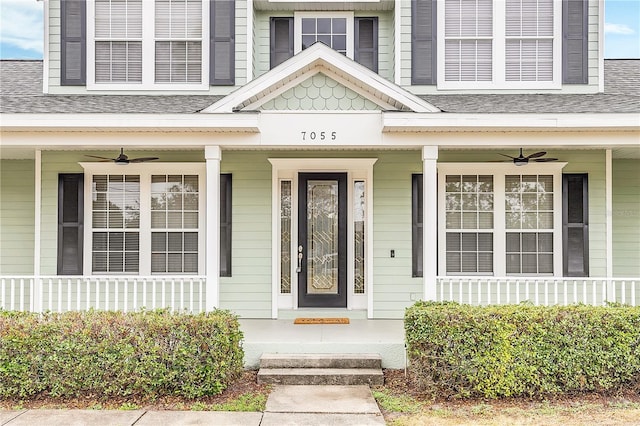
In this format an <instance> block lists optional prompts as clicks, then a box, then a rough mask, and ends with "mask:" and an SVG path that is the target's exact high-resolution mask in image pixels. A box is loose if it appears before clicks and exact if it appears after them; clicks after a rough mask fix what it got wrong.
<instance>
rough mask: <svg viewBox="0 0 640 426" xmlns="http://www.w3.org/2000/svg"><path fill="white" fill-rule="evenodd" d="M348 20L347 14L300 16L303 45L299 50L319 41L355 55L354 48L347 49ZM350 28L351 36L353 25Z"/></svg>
mask: <svg viewBox="0 0 640 426" xmlns="http://www.w3.org/2000/svg"><path fill="white" fill-rule="evenodd" d="M347 20H348V18H347V17H346V16H345V17H328V16H327V17H313V16H307V17H300V18H299V22H300V31H301V33H300V42H301V45H300V49H299V50H304V49H306V48H308V47H310V46H311V45H312V44H313V43H315V42H318V41H319V42H322V43H324V44H326V45H327V46H329V47H330V48H332V49H333V50H335V51H338V52H340V53H342V54H343V55H347V56H349V57H353V50H349V51H347ZM349 30H350V31H349V36H350V37H351V31H352V27H351V26H350V28H349ZM296 50H298V49H296ZM347 53H349V54H347Z"/></svg>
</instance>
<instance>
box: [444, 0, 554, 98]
mask: <svg viewBox="0 0 640 426" xmlns="http://www.w3.org/2000/svg"><path fill="white" fill-rule="evenodd" d="M443 6H444V7H440V8H438V26H439V27H440V28H444V37H441V38H440V39H439V40H438V55H439V57H438V74H439V75H441V76H443V77H444V78H441V79H439V81H438V84H439V85H440V86H441V87H442V88H500V87H505V88H508V87H518V88H551V87H556V86H559V84H560V75H559V74H560V73H559V72H558V70H559V67H558V70H557V69H556V66H555V64H556V63H559V59H560V55H561V40H560V39H561V37H560V30H561V25H560V21H559V19H560V17H561V10H560V7H561V2H557V1H554V0H505V1H501V2H494V1H493V0H445V1H444V5H443Z"/></svg>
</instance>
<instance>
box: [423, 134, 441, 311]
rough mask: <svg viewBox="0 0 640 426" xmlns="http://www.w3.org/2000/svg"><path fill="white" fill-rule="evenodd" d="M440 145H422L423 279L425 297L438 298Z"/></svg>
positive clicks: (426, 298)
mask: <svg viewBox="0 0 640 426" xmlns="http://www.w3.org/2000/svg"><path fill="white" fill-rule="evenodd" d="M437 160H438V147H437V146H423V147H422V180H423V184H422V211H423V215H424V217H423V218H422V279H423V299H424V300H436V277H437V275H438V269H437V267H438V262H437V258H438V257H437V255H438V244H437V243H436V241H437V238H438V179H437V178H438V168H437Z"/></svg>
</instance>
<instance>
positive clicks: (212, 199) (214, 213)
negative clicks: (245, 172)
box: [204, 146, 222, 312]
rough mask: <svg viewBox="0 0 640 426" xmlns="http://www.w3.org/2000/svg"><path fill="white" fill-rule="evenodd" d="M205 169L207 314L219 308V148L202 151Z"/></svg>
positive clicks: (220, 151)
mask: <svg viewBox="0 0 640 426" xmlns="http://www.w3.org/2000/svg"><path fill="white" fill-rule="evenodd" d="M204 158H205V161H206V167H207V211H206V218H207V225H206V241H207V244H206V263H205V268H206V279H207V296H206V302H205V310H206V311H207V312H209V311H212V310H214V309H215V308H217V307H219V306H220V160H221V159H222V150H221V149H220V147H219V146H207V147H205V149H204Z"/></svg>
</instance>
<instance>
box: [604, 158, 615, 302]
mask: <svg viewBox="0 0 640 426" xmlns="http://www.w3.org/2000/svg"><path fill="white" fill-rule="evenodd" d="M605 162H606V164H605V183H604V186H605V189H604V200H605V201H604V203H605V211H606V214H605V224H606V237H605V241H606V243H605V244H606V247H607V278H608V280H607V300H608V301H609V302H615V299H614V288H613V281H612V280H611V278H612V277H613V170H612V167H613V164H612V155H611V150H610V149H607V150H606V151H605Z"/></svg>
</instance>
